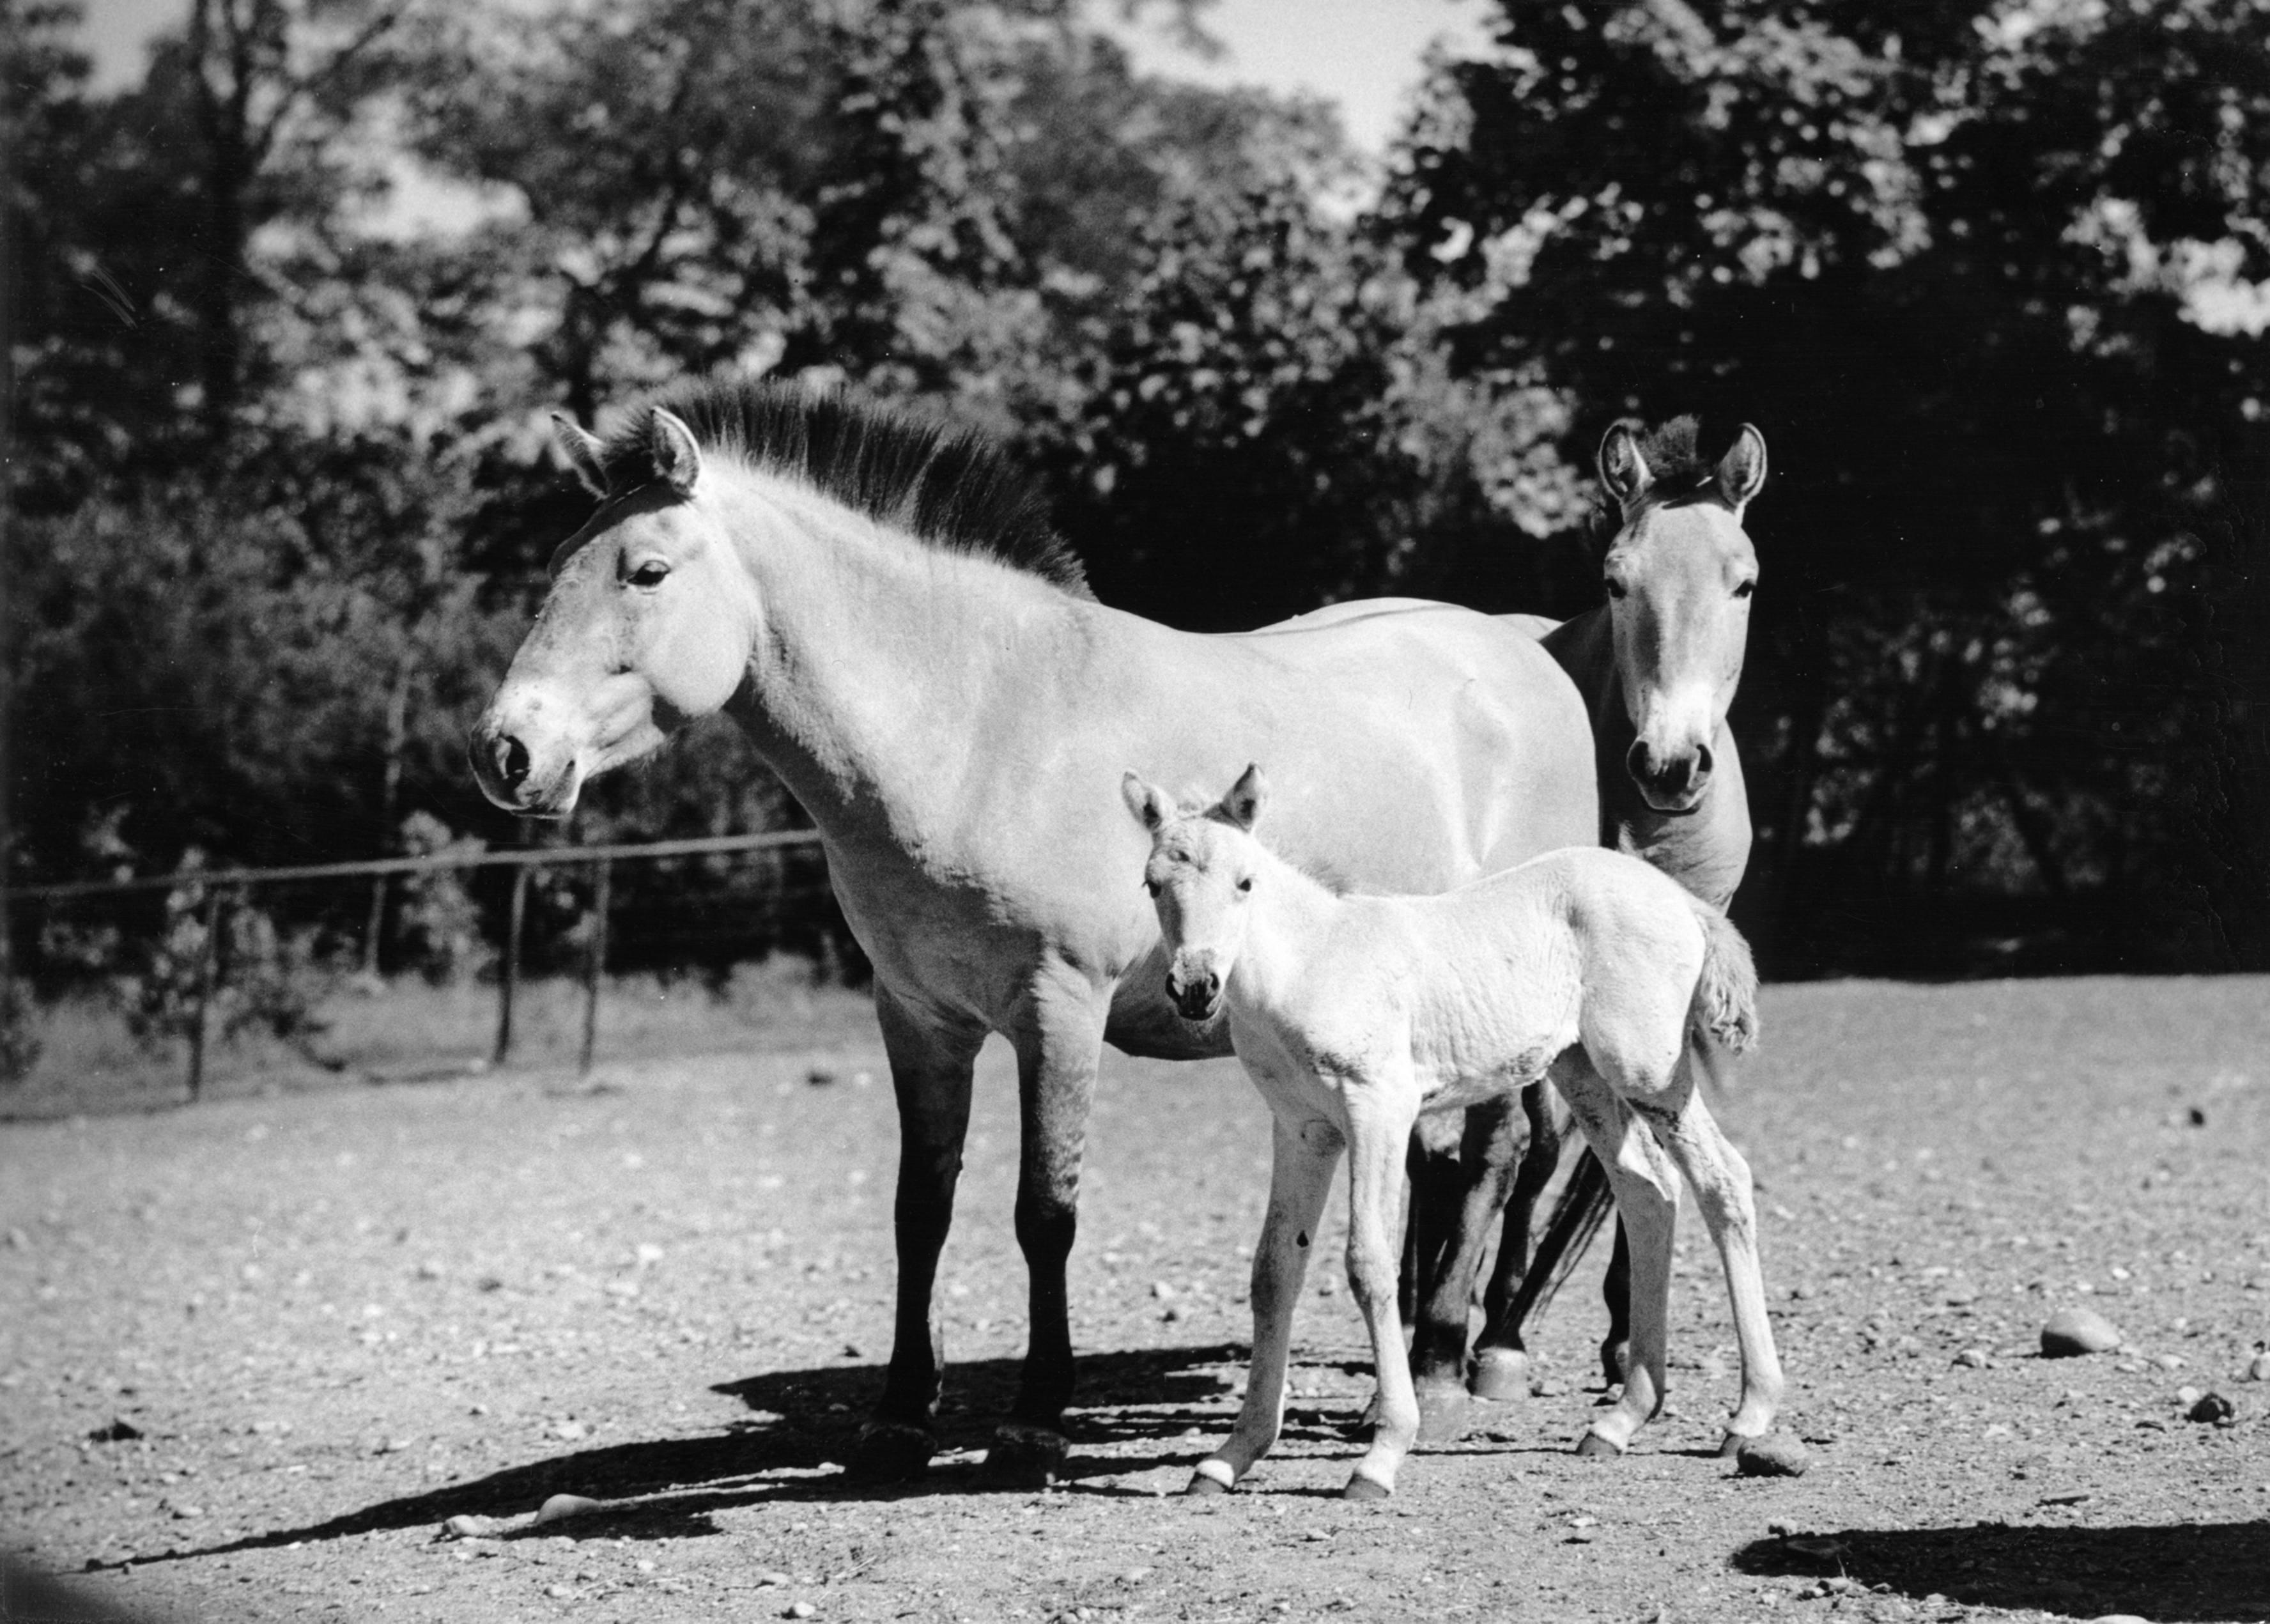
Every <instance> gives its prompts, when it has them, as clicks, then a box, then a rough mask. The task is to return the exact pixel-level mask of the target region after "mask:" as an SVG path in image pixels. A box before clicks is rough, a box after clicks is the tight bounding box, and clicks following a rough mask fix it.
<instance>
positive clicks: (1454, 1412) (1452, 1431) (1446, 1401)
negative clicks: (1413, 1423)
mask: <svg viewBox="0 0 2270 1624" xmlns="http://www.w3.org/2000/svg"><path fill="white" fill-rule="evenodd" d="M1471 1397H1472V1396H1471V1395H1470V1394H1469V1393H1468V1392H1467V1391H1466V1390H1465V1385H1464V1384H1463V1383H1458V1382H1455V1381H1444V1382H1428V1383H1423V1384H1422V1385H1421V1387H1420V1389H1419V1442H1420V1443H1421V1444H1422V1445H1424V1444H1439V1443H1456V1442H1458V1440H1459V1439H1461V1438H1463V1437H1465V1435H1466V1420H1467V1407H1468V1404H1469V1401H1470V1398H1471Z"/></svg>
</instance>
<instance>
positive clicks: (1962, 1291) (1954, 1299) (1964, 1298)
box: [1940, 1280, 1978, 1309]
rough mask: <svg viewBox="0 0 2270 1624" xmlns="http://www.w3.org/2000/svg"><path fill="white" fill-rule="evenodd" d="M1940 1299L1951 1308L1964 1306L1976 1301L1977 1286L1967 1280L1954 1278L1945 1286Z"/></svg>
mask: <svg viewBox="0 0 2270 1624" xmlns="http://www.w3.org/2000/svg"><path fill="white" fill-rule="evenodd" d="M1940 1301H1943V1302H1945V1303H1946V1304H1947V1307H1949V1308H1951V1309H1960V1308H1965V1307H1968V1306H1969V1305H1970V1304H1971V1303H1974V1302H1976V1301H1978V1288H1977V1287H1976V1286H1973V1285H1972V1284H1971V1283H1970V1281H1969V1280H1956V1281H1954V1282H1953V1283H1951V1284H1950V1285H1949V1286H1948V1287H1947V1294H1946V1295H1945V1296H1944V1297H1942V1298H1941V1299H1940Z"/></svg>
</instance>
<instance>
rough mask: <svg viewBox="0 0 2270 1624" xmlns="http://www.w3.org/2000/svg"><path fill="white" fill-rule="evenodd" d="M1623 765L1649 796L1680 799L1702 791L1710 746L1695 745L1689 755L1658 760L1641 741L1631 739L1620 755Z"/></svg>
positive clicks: (1708, 761)
mask: <svg viewBox="0 0 2270 1624" xmlns="http://www.w3.org/2000/svg"><path fill="white" fill-rule="evenodd" d="M1624 768H1625V770H1626V771H1628V773H1630V774H1631V775H1632V779H1633V782H1636V783H1637V784H1638V785H1639V786H1640V788H1642V789H1643V790H1647V791H1648V792H1649V794H1650V796H1651V798H1657V799H1660V800H1665V801H1675V800H1683V799H1686V798H1688V797H1692V796H1697V795H1700V794H1702V789H1703V786H1704V785H1705V784H1707V783H1709V782H1710V746H1709V745H1696V746H1695V752H1694V753H1693V754H1691V755H1683V754H1682V755H1675V756H1671V757H1668V758H1665V759H1663V760H1658V759H1657V757H1656V754H1655V753H1654V752H1653V751H1651V750H1650V749H1649V748H1648V747H1647V745H1646V744H1645V743H1644V742H1643V741H1635V742H1634V744H1633V745H1632V747H1631V748H1630V750H1628V751H1627V752H1626V753H1625V754H1624Z"/></svg>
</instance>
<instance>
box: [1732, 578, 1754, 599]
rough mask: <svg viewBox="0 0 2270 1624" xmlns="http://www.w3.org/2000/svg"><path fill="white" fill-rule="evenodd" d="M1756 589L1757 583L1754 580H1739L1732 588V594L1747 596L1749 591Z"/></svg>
mask: <svg viewBox="0 0 2270 1624" xmlns="http://www.w3.org/2000/svg"><path fill="white" fill-rule="evenodd" d="M1756 590H1758V583H1757V582H1754V581H1745V582H1740V584H1739V585H1737V586H1736V587H1735V588H1734V596H1735V597H1748V596H1749V595H1750V594H1751V593H1753V592H1754V591H1756Z"/></svg>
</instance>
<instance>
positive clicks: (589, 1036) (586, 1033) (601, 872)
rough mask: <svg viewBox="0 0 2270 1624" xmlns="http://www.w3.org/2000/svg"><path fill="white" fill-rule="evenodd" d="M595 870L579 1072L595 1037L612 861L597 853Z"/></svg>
mask: <svg viewBox="0 0 2270 1624" xmlns="http://www.w3.org/2000/svg"><path fill="white" fill-rule="evenodd" d="M592 866H593V867H594V868H596V869H597V870H598V872H597V874H596V875H594V876H593V878H592V885H591V954H590V959H589V960H587V961H586V963H585V964H584V967H583V1058H582V1063H581V1064H580V1066H579V1068H578V1069H579V1071H580V1072H581V1073H582V1075H583V1076H585V1077H589V1076H590V1074H591V1051H592V1050H593V1049H595V1048H596V1047H597V1044H598V1041H599V983H600V982H601V981H602V980H604V979H605V975H606V973H607V903H608V901H609V895H608V894H609V892H610V891H611V890H612V883H613V878H614V871H615V864H614V861H613V859H612V858H609V857H601V858H600V859H599V860H598V862H597V863H596V864H593V865H592Z"/></svg>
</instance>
